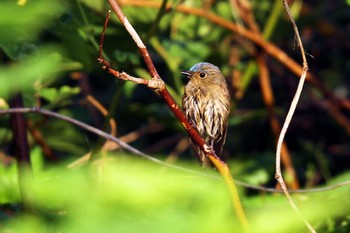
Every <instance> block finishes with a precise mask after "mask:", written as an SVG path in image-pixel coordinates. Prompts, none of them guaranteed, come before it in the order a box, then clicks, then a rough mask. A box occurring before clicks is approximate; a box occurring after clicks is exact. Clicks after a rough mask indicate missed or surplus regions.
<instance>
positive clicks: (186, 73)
mask: <svg viewBox="0 0 350 233" xmlns="http://www.w3.org/2000/svg"><path fill="white" fill-rule="evenodd" d="M181 74H183V75H185V76H187V77H188V78H190V77H191V76H192V75H193V72H192V71H181Z"/></svg>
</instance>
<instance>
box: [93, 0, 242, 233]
mask: <svg viewBox="0 0 350 233" xmlns="http://www.w3.org/2000/svg"><path fill="white" fill-rule="evenodd" d="M108 2H109V4H110V5H111V7H112V9H113V11H114V12H115V13H116V15H117V17H118V18H119V20H120V22H122V24H123V25H124V27H125V28H126V30H127V31H128V32H129V34H130V35H131V37H132V38H133V40H134V41H135V43H136V44H137V46H138V48H139V50H140V53H141V55H142V57H143V59H144V61H145V63H146V65H147V68H148V71H149V73H150V75H151V77H152V78H151V79H150V80H145V81H140V80H139V79H138V78H135V77H131V76H129V75H127V74H126V73H125V72H122V73H120V72H118V71H116V70H114V69H112V68H111V67H110V65H109V62H107V61H105V59H103V57H101V54H102V52H101V51H100V57H99V59H98V60H99V62H100V63H102V64H103V65H104V66H103V68H104V69H105V70H106V71H108V72H109V73H111V74H114V75H115V76H116V77H117V78H121V79H125V80H130V81H132V80H136V81H140V83H141V84H145V85H147V86H148V87H150V88H153V89H154V90H155V91H157V92H158V93H159V94H160V95H161V96H162V97H163V99H164V100H165V102H166V104H167V105H168V107H169V108H170V110H171V111H172V112H173V114H174V115H175V117H176V118H177V119H178V120H179V121H180V122H181V124H182V126H183V127H184V128H185V130H186V131H187V133H188V134H189V136H190V137H191V138H192V140H193V141H194V142H195V143H196V144H197V145H198V146H199V147H200V148H201V150H202V151H203V152H204V153H205V155H206V156H207V157H208V158H209V159H210V161H211V162H212V163H213V164H214V166H215V167H216V168H217V169H218V171H219V172H220V174H221V175H222V176H223V178H224V180H225V182H226V184H227V185H228V188H229V190H230V192H231V198H232V203H233V205H234V208H235V210H236V213H237V217H238V219H239V220H240V222H241V224H242V226H243V230H244V231H245V232H248V231H249V223H248V220H247V217H246V215H245V212H244V210H243V207H242V204H241V202H240V198H239V194H238V191H237V188H236V186H235V184H234V180H233V177H232V176H231V173H230V170H229V168H228V166H227V164H226V163H225V162H224V161H222V160H221V159H220V158H219V157H218V156H217V155H216V154H215V152H214V150H213V148H211V147H209V146H208V145H207V144H206V143H205V141H204V139H203V138H202V137H201V136H200V135H199V133H198V132H197V130H196V129H195V128H194V127H193V126H192V125H191V123H190V122H189V121H188V120H187V119H186V117H185V115H184V114H183V113H182V111H181V109H180V107H179V106H178V105H177V104H176V102H175V101H174V99H173V98H172V96H171V95H170V93H169V92H168V90H167V88H166V86H165V84H164V82H163V80H162V79H161V77H160V76H159V74H158V72H157V70H156V68H155V66H154V64H153V61H152V59H151V57H150V54H149V53H148V51H147V49H146V46H145V45H144V44H143V42H142V40H141V39H140V37H139V35H138V34H137V32H136V31H135V30H134V28H133V27H132V25H131V24H130V23H129V21H128V20H127V18H126V17H125V15H124V13H123V12H122V10H121V9H120V7H119V5H118V3H117V2H116V1H115V0H108ZM107 22H108V17H107V19H106V23H105V25H106V24H107ZM102 36H104V35H102ZM101 41H103V39H101ZM101 48H102V45H101Z"/></svg>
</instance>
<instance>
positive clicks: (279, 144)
mask: <svg viewBox="0 0 350 233" xmlns="http://www.w3.org/2000/svg"><path fill="white" fill-rule="evenodd" d="M283 5H284V7H285V9H286V11H287V14H288V17H289V19H290V21H291V22H292V25H293V28H294V32H295V35H296V37H297V41H298V45H299V48H300V52H301V54H302V58H303V72H302V74H301V77H300V80H299V84H298V87H297V90H296V93H295V96H294V98H293V101H292V103H291V106H290V108H289V110H288V113H287V116H286V119H285V121H284V124H283V127H282V130H281V133H280V136H279V138H278V142H277V150H276V174H275V178H276V179H277V181H278V183H279V184H280V185H281V188H282V191H283V193H284V194H285V196H286V197H287V199H288V201H289V204H290V205H291V206H292V208H293V209H294V211H295V212H296V213H297V214H298V216H299V217H300V218H301V219H302V220H303V222H304V223H305V225H306V226H307V228H308V229H309V231H310V232H316V231H315V229H314V228H313V227H312V226H311V224H310V223H309V222H308V221H307V219H306V218H305V217H304V216H303V215H302V213H301V211H300V210H299V208H298V207H297V205H296V204H295V203H294V201H293V199H292V197H291V196H290V194H289V192H288V189H287V186H286V184H285V182H284V180H283V176H282V172H281V149H282V145H283V140H284V136H285V134H286V132H287V129H288V126H289V124H290V121H291V120H292V117H293V114H294V112H295V109H296V106H297V104H298V102H299V98H300V95H301V92H302V90H303V85H304V82H305V78H306V74H307V70H308V66H307V61H306V55H305V51H304V47H303V44H302V42H301V38H300V36H299V31H298V28H297V25H296V23H295V21H294V19H293V17H292V15H291V13H290V10H289V6H288V3H287V0H283Z"/></svg>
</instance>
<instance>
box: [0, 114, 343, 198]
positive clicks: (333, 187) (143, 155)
mask: <svg viewBox="0 0 350 233" xmlns="http://www.w3.org/2000/svg"><path fill="white" fill-rule="evenodd" d="M15 113H38V114H42V115H46V116H49V117H54V118H57V119H60V120H63V121H66V122H68V123H71V124H74V125H76V126H78V127H80V128H82V129H85V130H86V131H89V132H90V133H93V134H97V135H99V136H101V137H104V138H105V139H107V140H110V141H113V142H114V143H116V144H118V142H120V141H122V140H121V139H122V138H123V137H121V138H119V139H118V138H116V137H114V136H112V135H110V134H107V133H105V132H103V131H101V130H99V129H97V128H94V127H92V126H89V125H87V124H84V123H82V122H80V123H79V124H77V122H79V121H78V120H75V119H72V118H70V117H67V116H64V115H61V114H59V113H55V112H52V111H49V110H43V109H40V108H37V107H34V108H11V109H7V110H0V115H4V114H15ZM86 126H89V128H86ZM118 145H119V144H118ZM119 146H120V147H121V148H123V149H125V150H126V151H129V152H130V153H132V154H135V155H137V156H140V157H142V158H144V159H146V160H149V161H151V162H155V163H157V164H160V165H162V166H166V167H169V168H172V169H176V170H180V171H184V172H187V173H190V174H195V175H200V176H204V177H208V178H210V179H220V177H219V176H218V175H214V174H210V175H209V174H208V173H205V172H198V171H195V170H192V169H187V168H184V167H180V166H176V165H172V164H169V163H166V162H163V161H161V160H159V159H156V158H153V157H152V156H150V155H147V154H145V153H143V152H141V151H139V150H137V149H136V148H134V147H132V146H130V145H129V147H123V146H121V145H119ZM129 148H133V149H132V150H129ZM135 152H137V153H135ZM0 157H1V154H0ZM235 183H236V184H237V185H240V186H242V187H245V188H249V189H254V190H259V191H264V192H271V193H281V192H283V191H282V190H279V189H274V188H267V187H263V186H257V185H251V184H248V183H246V182H243V181H240V180H235ZM347 185H350V180H347V181H343V182H339V183H337V184H334V185H329V186H326V187H321V188H312V189H299V190H288V191H289V192H290V193H315V192H326V191H331V190H334V189H337V188H341V187H344V186H347Z"/></svg>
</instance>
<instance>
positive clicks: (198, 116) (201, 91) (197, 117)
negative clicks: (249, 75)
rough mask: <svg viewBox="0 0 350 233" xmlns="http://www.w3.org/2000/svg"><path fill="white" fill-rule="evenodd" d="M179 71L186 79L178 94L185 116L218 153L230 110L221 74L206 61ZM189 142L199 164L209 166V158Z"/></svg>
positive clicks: (225, 85)
mask: <svg viewBox="0 0 350 233" xmlns="http://www.w3.org/2000/svg"><path fill="white" fill-rule="evenodd" d="M181 73H182V74H183V75H186V76H187V77H188V78H189V79H190V81H189V82H188V84H187V85H186V87H185V92H184V95H183V97H182V109H183V111H184V113H185V115H186V118H187V120H188V121H189V122H190V123H192V124H193V126H195V127H196V128H197V130H198V133H199V134H200V135H201V136H202V137H203V139H204V140H205V142H206V143H207V145H209V146H212V147H213V149H214V151H215V153H216V154H217V155H218V156H219V155H220V154H221V152H222V148H223V145H224V143H225V141H226V130H227V120H228V115H229V113H230V94H229V91H228V87H227V83H226V80H225V77H224V76H223V74H222V73H221V72H220V70H219V68H218V67H217V66H215V65H213V64H210V63H207V62H201V63H198V64H196V65H194V66H193V67H192V68H191V69H190V70H188V71H183V72H181ZM191 144H192V147H193V149H194V151H195V152H196V155H197V157H198V160H199V161H200V162H201V164H202V166H203V167H209V166H210V161H209V159H208V158H207V157H206V156H205V154H204V153H203V152H202V151H201V149H200V148H199V146H198V145H197V144H195V142H192V141H191Z"/></svg>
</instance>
